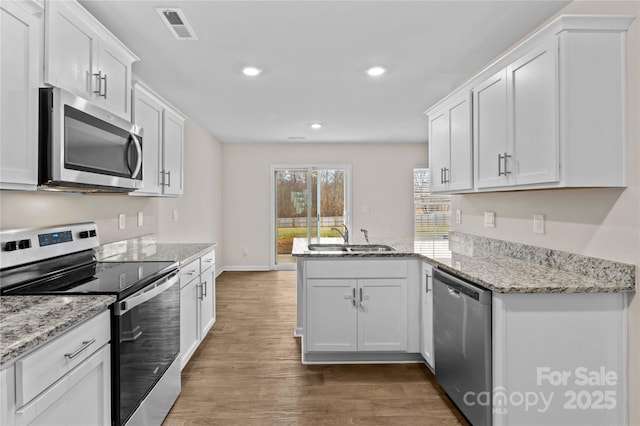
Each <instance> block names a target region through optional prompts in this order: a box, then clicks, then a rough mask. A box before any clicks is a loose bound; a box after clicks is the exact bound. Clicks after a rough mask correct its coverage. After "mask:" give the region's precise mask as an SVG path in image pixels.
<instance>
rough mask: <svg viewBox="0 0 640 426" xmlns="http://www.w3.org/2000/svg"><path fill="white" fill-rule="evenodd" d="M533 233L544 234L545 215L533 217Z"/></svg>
mask: <svg viewBox="0 0 640 426" xmlns="http://www.w3.org/2000/svg"><path fill="white" fill-rule="evenodd" d="M533 232H534V233H536V234H544V215H543V214H534V215H533Z"/></svg>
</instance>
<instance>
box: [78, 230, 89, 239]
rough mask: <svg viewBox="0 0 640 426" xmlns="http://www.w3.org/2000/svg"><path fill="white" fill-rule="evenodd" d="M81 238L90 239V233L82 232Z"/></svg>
mask: <svg viewBox="0 0 640 426" xmlns="http://www.w3.org/2000/svg"><path fill="white" fill-rule="evenodd" d="M80 238H89V231H80Z"/></svg>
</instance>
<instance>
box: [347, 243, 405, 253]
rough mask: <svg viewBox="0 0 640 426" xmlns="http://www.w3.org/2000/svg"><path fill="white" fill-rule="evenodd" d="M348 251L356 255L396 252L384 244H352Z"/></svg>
mask: <svg viewBox="0 0 640 426" xmlns="http://www.w3.org/2000/svg"><path fill="white" fill-rule="evenodd" d="M347 249H348V250H349V251H351V252H356V253H370V252H386V251H395V249H394V248H393V247H391V246H387V245H384V244H363V245H355V244H352V245H349V246H347Z"/></svg>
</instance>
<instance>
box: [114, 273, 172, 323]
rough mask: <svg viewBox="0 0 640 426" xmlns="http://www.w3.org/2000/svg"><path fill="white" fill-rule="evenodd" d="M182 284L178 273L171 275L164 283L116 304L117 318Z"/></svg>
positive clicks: (151, 286)
mask: <svg viewBox="0 0 640 426" xmlns="http://www.w3.org/2000/svg"><path fill="white" fill-rule="evenodd" d="M178 282H180V277H179V276H178V271H176V272H173V273H172V274H171V275H169V277H168V278H166V279H165V281H164V282H160V283H157V284H155V285H150V286H149V287H147V288H145V289H144V290H143V291H142V292H138V293H136V294H134V295H133V296H130V297H128V298H126V299H125V300H123V301H121V302H119V303H116V304H115V305H114V306H115V308H114V312H115V314H116V316H122V315H124V314H126V313H127V312H129V311H130V310H131V309H133V308H135V307H136V306H138V305H141V304H143V303H144V302H146V301H148V300H151V299H153V298H154V297H156V296H157V295H159V294H160V293H162V292H164V291H166V290H168V289H169V288H171V287H173V286H174V285H176V284H177V283H178Z"/></svg>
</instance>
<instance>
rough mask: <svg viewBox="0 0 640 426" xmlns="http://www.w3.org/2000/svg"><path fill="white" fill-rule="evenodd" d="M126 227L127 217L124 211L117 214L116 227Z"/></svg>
mask: <svg viewBox="0 0 640 426" xmlns="http://www.w3.org/2000/svg"><path fill="white" fill-rule="evenodd" d="M126 227H127V217H126V216H125V215H124V213H120V214H119V215H118V229H125V228H126Z"/></svg>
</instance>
